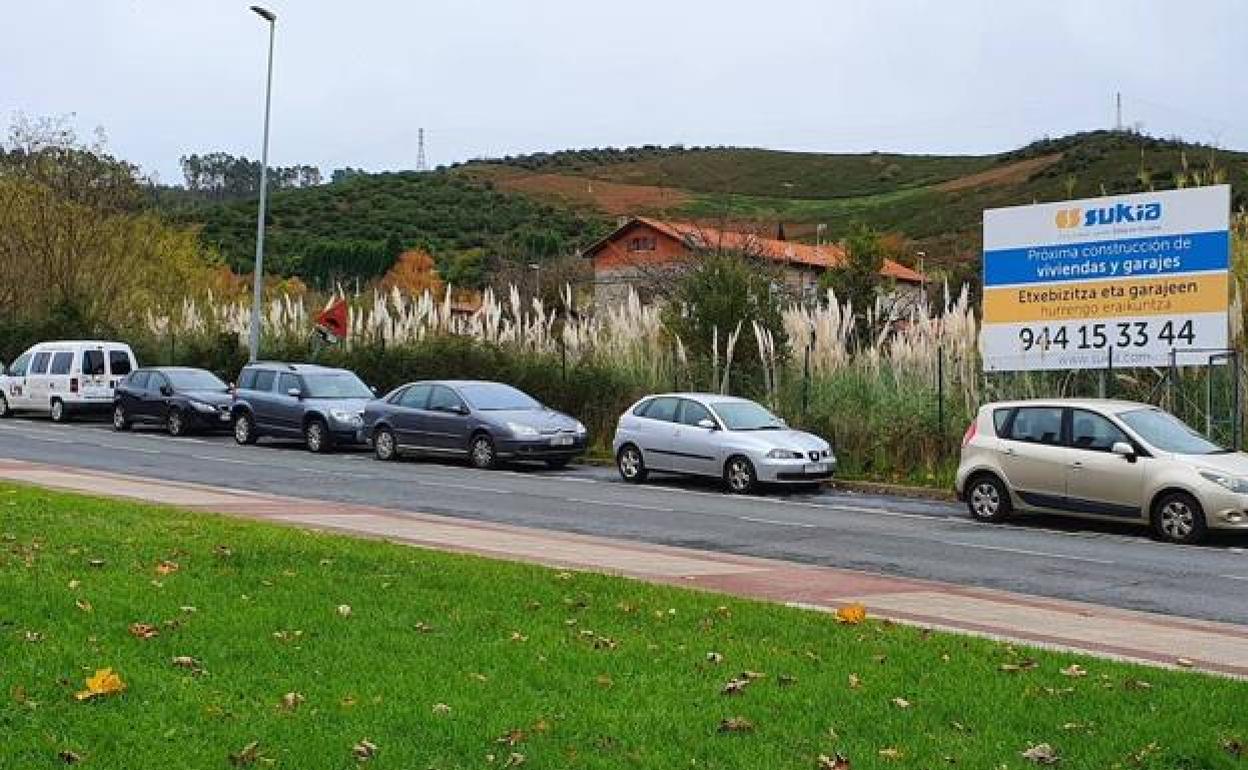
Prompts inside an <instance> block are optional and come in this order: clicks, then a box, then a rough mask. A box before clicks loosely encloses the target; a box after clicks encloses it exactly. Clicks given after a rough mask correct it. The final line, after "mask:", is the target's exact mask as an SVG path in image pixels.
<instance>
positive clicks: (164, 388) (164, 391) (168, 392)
mask: <svg viewBox="0 0 1248 770" xmlns="http://www.w3.org/2000/svg"><path fill="white" fill-rule="evenodd" d="M160 395H162V396H165V397H168V396H172V395H173V388H171V387H169V386H168V385H161V386H160Z"/></svg>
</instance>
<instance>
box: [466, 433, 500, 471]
mask: <svg viewBox="0 0 1248 770" xmlns="http://www.w3.org/2000/svg"><path fill="white" fill-rule="evenodd" d="M468 460H469V462H471V463H472V467H474V468H479V469H481V470H483V471H488V470H493V469H494V468H495V467H496V466H497V465H498V453H497V452H495V451H494V439H492V438H490V437H489V436H487V435H485V434H484V433H478V434H477V435H475V436H473V437H472V443H471V444H469V445H468Z"/></svg>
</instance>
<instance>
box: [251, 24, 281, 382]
mask: <svg viewBox="0 0 1248 770" xmlns="http://www.w3.org/2000/svg"><path fill="white" fill-rule="evenodd" d="M251 10H252V11H253V12H254V13H255V14H256V15H257V16H259V17H260V18H262V19H264V20H265V21H267V22H268V23H269V74H268V79H267V80H266V82H265V86H264V145H263V147H262V149H261V150H260V213H259V214H258V215H257V217H256V264H255V265H254V267H253V269H252V281H251V284H252V285H251V288H252V296H251V330H250V331H251V333H250V335H248V343H249V344H248V346H247V355H248V358H249V360H251V361H253V362H254V361H255V360H256V358H257V357H258V356H259V355H260V303H261V302H262V301H263V300H264V296H263V295H264V206H265V203H266V202H267V199H268V189H269V177H268V172H269V109H270V107H271V106H272V104H273V38H274V36H275V34H276V31H277V14H275V13H273V12H272V11H270V10H267V9H264V8H261V7H260V6H258V5H253V6H251Z"/></svg>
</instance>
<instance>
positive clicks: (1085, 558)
mask: <svg viewBox="0 0 1248 770" xmlns="http://www.w3.org/2000/svg"><path fill="white" fill-rule="evenodd" d="M938 542H941V543H944V544H945V545H957V546H961V547H963V548H979V549H982V550H985V551H1002V552H1004V553H1017V554H1021V555H1023V556H1039V557H1041V558H1045V559H1066V560H1068V561H1083V562H1089V563H1091V564H1114V563H1115V562H1113V561H1111V560H1109V559H1093V558H1091V557H1088V556H1072V555H1070V554H1065V553H1049V552H1047V551H1030V550H1028V549H1026V548H1006V547H1004V546H999V545H982V544H980V543H967V542H963V541H960V540H940V541H938Z"/></svg>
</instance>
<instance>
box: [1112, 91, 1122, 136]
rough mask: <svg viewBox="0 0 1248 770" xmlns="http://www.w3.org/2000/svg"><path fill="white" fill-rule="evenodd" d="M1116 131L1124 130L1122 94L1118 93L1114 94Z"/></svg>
mask: <svg viewBox="0 0 1248 770" xmlns="http://www.w3.org/2000/svg"><path fill="white" fill-rule="evenodd" d="M1114 105H1115V111H1114V130H1115V131H1121V130H1122V92H1121V91H1118V92H1117V93H1115V94H1114Z"/></svg>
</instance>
